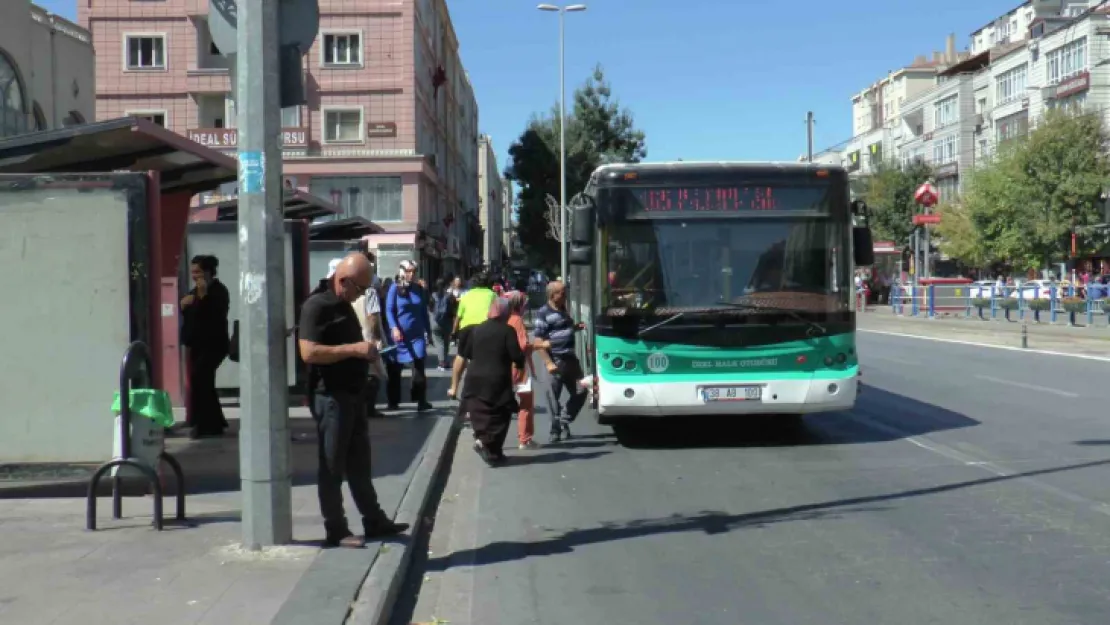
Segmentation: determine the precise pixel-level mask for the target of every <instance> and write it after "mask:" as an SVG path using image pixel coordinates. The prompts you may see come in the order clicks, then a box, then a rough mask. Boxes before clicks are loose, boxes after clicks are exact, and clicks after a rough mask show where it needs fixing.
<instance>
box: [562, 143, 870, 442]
mask: <svg viewBox="0 0 1110 625" xmlns="http://www.w3.org/2000/svg"><path fill="white" fill-rule="evenodd" d="M570 211H571V216H570V217H571V227H570V230H571V233H570V234H571V237H570V238H571V241H570V243H571V245H570V252H569V262H570V264H571V265H573V271H572V272H571V276H570V279H571V282H570V285H569V286H570V292H571V299H572V306H574V307H575V312H576V313H577V314H579V315H581V317H580V318H582V319H584V320H586V321H587V324H588V334H587V340H586V341H583V345H582V346H580V347H581V349H580V355H581V356H582V357H583V361H584V363H585V364H586V367H587V371H588V372H589V373H592V374H593V376H594V383H595V392H594V401H595V402H596V404H597V410H598V417H599V420H600V421H601V422H602V423H613V422H615V421H619V420H623V419H624V418H635V417H659V416H681V415H702V414H706V415H714V414H716V415H724V414H772V415H782V416H784V417H794V418H797V417H798V416H800V415H803V414H808V413H817V412H827V411H839V410H845V409H850V408H852V407H853V406H854V405H855V401H856V395H857V392H858V382H859V380H858V377H859V360H858V357H857V353H856V334H855V333H856V319H855V314H856V313H855V306H854V304H855V299H854V293H853V290H854V287H853V274H854V267H855V266H856V265H870V264H871V263H872V262H873V256H874V251H873V248H872V244H871V232H870V226H869V224H868V212H867V207H866V205H864V204H863V203H862V202H858V201H857V202H853V201H851V200H850V197H849V190H848V175H847V172H846V171H845V170H844V169H843V168H841V167H829V166H818V165H813V164H808V163H692V162H677V163H660V164H622V165H604V166H602V167H599V168H598V169H597V170H596V171H595V172H594V173H593V175H592V176H591V178H590V182H589V184H588V186H587V188H586V190H585V191H584V192H583V193H582V194H580V195H579V196H577V197H576V198H575V200H574V201H573V202H572V203H571V207H570Z"/></svg>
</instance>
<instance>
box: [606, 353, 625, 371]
mask: <svg viewBox="0 0 1110 625" xmlns="http://www.w3.org/2000/svg"><path fill="white" fill-rule="evenodd" d="M609 364H610V365H612V366H613V368H614V369H620V368H621V367H623V366H624V358H621V357H620V356H617V357H616V358H614V359H612V360H610V361H609Z"/></svg>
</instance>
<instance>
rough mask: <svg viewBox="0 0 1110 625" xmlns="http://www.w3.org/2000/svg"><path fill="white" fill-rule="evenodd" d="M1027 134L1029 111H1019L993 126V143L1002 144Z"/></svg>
mask: <svg viewBox="0 0 1110 625" xmlns="http://www.w3.org/2000/svg"><path fill="white" fill-rule="evenodd" d="M1028 133H1029V111H1021V112H1020V113H1016V114H1014V115H1009V116H1007V117H1003V118H1002V119H1000V120H998V122H997V123H996V124H995V131H994V134H995V142H996V143H1003V142H1005V141H1009V140H1010V139H1016V138H1018V137H1024V136H1025V135H1026V134H1028Z"/></svg>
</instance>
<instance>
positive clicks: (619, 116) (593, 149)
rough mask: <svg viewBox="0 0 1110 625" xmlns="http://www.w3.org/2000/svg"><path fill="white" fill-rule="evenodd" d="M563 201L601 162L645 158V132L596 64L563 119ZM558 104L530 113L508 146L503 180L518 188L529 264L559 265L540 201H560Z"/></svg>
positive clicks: (520, 231) (522, 235) (521, 231)
mask: <svg viewBox="0 0 1110 625" xmlns="http://www.w3.org/2000/svg"><path fill="white" fill-rule="evenodd" d="M566 125H567V126H566V155H567V197H566V199H567V202H568V203H569V201H570V198H572V197H574V196H575V195H576V194H577V193H579V192H581V191H582V190H583V189H585V187H586V183H587V182H588V181H589V178H590V174H592V173H593V170H594V169H596V168H597V167H598V166H599V165H601V164H604V163H635V162H639V161H640V160H642V159H643V158H644V157H645V156H646V155H647V149H646V147H645V143H644V133H643V132H642V131H640V130H638V129H636V127H635V123H634V120H633V117H632V113H631V112H630V111H629V110H628V109H627V108H622V107H621V105H620V102H619V101H618V100H617V99H616V98H615V97H614V96H613V92H612V87H611V85H610V84H609V82H608V81H607V80H606V79H605V74H604V72H603V71H602V68H601V66H600V65H599V66H597V67H596V68H594V71H593V74H592V75H591V76H590V77H589V78H588V79H587V80H586V82H585V83H584V84H583V85H582V86H581V87H579V88H578V89H576V90H575V92H574V97H573V107H572V109H571V110H570V111H568V114H567V119H566ZM559 129H560V119H559V106H558V103H556V104H555V106H553V107H552V109H551V110H550V111H549V112H548V113H547V114H545V115H535V116H533V117H532V119H531V120H529V122H528V126H527V128H525V130H524V132H523V133H521V135H520V137H518V138H517V140H516V141H515V142H513V144H512V146H511V147H510V148H509V159H510V162H509V166H508V167H507V168H506V169H505V176H506V177H507V178H508V179H510V180H512V181H513V182H515V183H516V184H517V187H518V189H519V192H518V194H517V197H516V203H517V212H518V221H517V234H518V236H519V238H520V242H521V246H522V247H523V248H524V250H525V253H526V254H527V256H528V261H529V263H530V264H532V265H533V266H544V267H548V268H553V267H555V266H558V263H559V244H558V242H557V240H556V238H555V237H552V236H550V229H549V226H548V220H547V218H546V214H547V212H548V207H547V203H546V202H545V198H546V196H548V195H551V196H553V197H555V198H558V197H559Z"/></svg>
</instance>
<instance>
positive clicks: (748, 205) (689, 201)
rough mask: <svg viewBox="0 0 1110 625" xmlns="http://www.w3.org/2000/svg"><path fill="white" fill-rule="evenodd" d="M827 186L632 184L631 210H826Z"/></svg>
mask: <svg viewBox="0 0 1110 625" xmlns="http://www.w3.org/2000/svg"><path fill="white" fill-rule="evenodd" d="M828 190H829V189H828V187H767V186H758V187H755V186H734V187H665V188H635V187H633V188H631V189H628V192H629V193H630V194H631V200H632V201H631V203H630V204H631V205H630V206H629V207H628V208H629V209H631V210H630V212H632V213H745V212H749V211H814V210H816V211H825V210H827V206H826V196H827V194H828Z"/></svg>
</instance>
